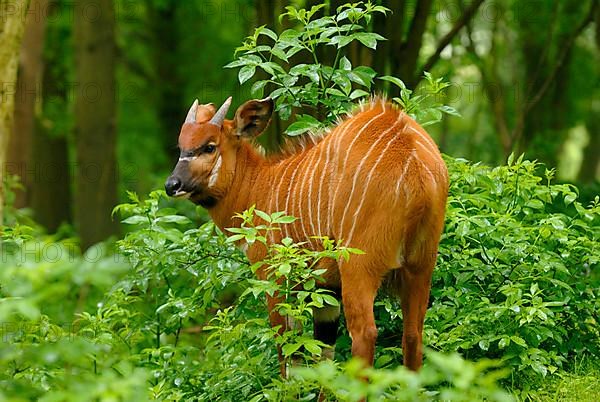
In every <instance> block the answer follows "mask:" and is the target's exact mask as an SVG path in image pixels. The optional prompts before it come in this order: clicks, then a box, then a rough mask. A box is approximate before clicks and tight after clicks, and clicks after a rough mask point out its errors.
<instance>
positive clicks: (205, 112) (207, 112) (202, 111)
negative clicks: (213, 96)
mask: <svg viewBox="0 0 600 402" xmlns="http://www.w3.org/2000/svg"><path fill="white" fill-rule="evenodd" d="M216 111H217V109H215V105H213V104H212V103H208V104H206V105H198V109H197V110H196V123H206V122H207V121H209V120H210V119H212V117H213V116H214V115H215V112H216Z"/></svg>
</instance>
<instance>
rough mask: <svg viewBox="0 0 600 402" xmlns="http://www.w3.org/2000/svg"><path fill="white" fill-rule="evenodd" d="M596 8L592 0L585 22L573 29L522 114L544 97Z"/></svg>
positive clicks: (596, 0)
mask: <svg viewBox="0 0 600 402" xmlns="http://www.w3.org/2000/svg"><path fill="white" fill-rule="evenodd" d="M597 6H598V0H594V1H593V2H592V7H591V8H590V11H589V12H588V15H587V16H586V18H585V20H583V21H582V22H581V24H579V26H578V27H577V29H575V31H574V32H573V35H571V37H570V38H569V40H568V41H567V43H566V44H565V46H564V47H563V49H562V52H561V54H560V56H559V57H558V62H557V63H556V64H555V65H554V68H553V69H552V72H551V73H550V75H548V77H547V78H546V81H544V83H543V84H542V86H541V87H540V90H539V91H538V93H537V94H535V96H534V97H533V99H531V101H530V102H528V104H527V105H525V110H524V113H527V112H529V111H530V110H531V109H532V108H533V107H534V106H535V105H536V104H537V103H538V102H539V101H540V100H541V99H542V97H543V96H544V94H545V93H546V91H547V90H548V88H549V87H550V85H551V84H552V83H553V82H554V78H555V77H556V74H557V73H558V71H559V70H560V69H561V67H562V66H563V64H564V62H565V60H566V59H567V55H568V54H569V51H570V50H571V48H572V47H573V44H574V43H575V40H576V39H577V38H578V37H579V35H581V33H582V32H583V30H584V29H585V28H586V27H587V26H588V25H589V24H590V23H591V22H592V21H594V13H595V12H596V7H597Z"/></svg>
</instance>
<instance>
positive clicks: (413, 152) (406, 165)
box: [396, 149, 416, 198]
mask: <svg viewBox="0 0 600 402" xmlns="http://www.w3.org/2000/svg"><path fill="white" fill-rule="evenodd" d="M415 152H416V151H415V150H414V149H413V150H412V152H411V153H410V155H409V156H408V158H407V159H406V162H405V164H404V169H403V170H402V175H400V180H398V182H397V183H396V198H398V197H399V196H400V184H402V181H403V180H404V176H406V172H407V171H408V166H409V165H410V162H412V160H413V159H414V158H415Z"/></svg>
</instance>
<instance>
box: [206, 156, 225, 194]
mask: <svg viewBox="0 0 600 402" xmlns="http://www.w3.org/2000/svg"><path fill="white" fill-rule="evenodd" d="M222 161H223V158H221V155H219V157H218V158H217V162H216V163H215V165H214V166H213V168H212V170H211V171H210V177H209V178H208V187H212V186H214V185H215V183H216V182H217V179H218V178H219V171H220V170H221V162H222Z"/></svg>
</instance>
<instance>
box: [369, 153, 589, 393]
mask: <svg viewBox="0 0 600 402" xmlns="http://www.w3.org/2000/svg"><path fill="white" fill-rule="evenodd" d="M446 163H447V164H448V166H449V170H450V183H451V189H450V197H449V200H448V207H447V213H446V229H445V231H444V235H443V238H442V241H441V245H440V251H439V259H438V264H437V268H436V271H435V273H434V277H433V284H432V295H431V300H432V304H431V307H430V308H429V310H428V314H427V319H426V322H425V338H426V343H427V344H429V345H430V347H433V348H435V349H438V350H443V351H459V352H461V353H463V354H464V355H465V356H466V357H468V358H479V357H483V356H485V357H490V358H500V359H501V360H502V361H503V362H504V363H505V364H506V365H508V366H509V367H512V368H513V375H514V376H515V377H516V378H518V380H516V381H517V383H518V384H520V386H525V385H526V383H527V381H526V379H527V378H529V379H530V380H532V381H533V382H534V383H535V381H536V377H537V376H546V375H548V374H551V373H554V372H556V370H557V369H558V368H565V367H568V366H569V362H570V361H573V359H574V358H575V357H576V356H581V355H582V354H583V355H590V356H595V357H596V358H597V357H598V356H600V349H599V345H600V326H599V324H598V311H600V298H599V289H600V275H599V273H598V263H599V261H600V248H599V247H598V244H600V243H599V236H600V231H599V226H598V224H599V223H600V203H599V201H598V197H596V199H595V201H593V202H592V203H591V204H590V205H589V206H588V207H585V206H583V205H581V204H580V203H579V202H578V201H577V189H576V188H575V187H574V186H572V185H568V184H551V179H552V175H553V171H548V170H546V172H545V175H544V176H545V177H544V178H542V177H540V176H538V175H536V170H537V169H539V165H538V164H536V163H535V162H530V161H525V160H523V158H522V157H521V158H519V159H518V160H516V161H514V160H513V159H512V158H511V159H510V160H509V163H508V165H507V166H500V167H496V168H489V167H486V166H482V165H480V164H470V163H468V162H467V161H464V160H460V159H451V158H446ZM379 308H380V310H382V311H381V313H383V314H384V316H383V318H381V320H380V321H381V323H382V324H383V326H384V327H385V328H386V329H385V330H384V332H385V333H386V334H392V335H393V334H394V333H400V331H401V326H400V324H399V323H398V321H392V322H394V324H393V325H389V324H387V323H389V322H390V319H391V318H392V317H395V316H398V315H400V313H399V308H398V306H397V305H395V304H394V303H393V302H392V301H390V300H385V299H384V300H382V301H380V303H379ZM383 337H384V339H385V335H384V336H383ZM390 351H392V352H395V351H397V348H394V347H392V348H390ZM384 353H385V352H384Z"/></svg>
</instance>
